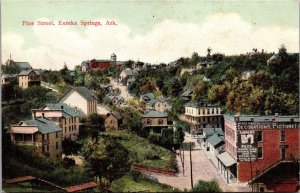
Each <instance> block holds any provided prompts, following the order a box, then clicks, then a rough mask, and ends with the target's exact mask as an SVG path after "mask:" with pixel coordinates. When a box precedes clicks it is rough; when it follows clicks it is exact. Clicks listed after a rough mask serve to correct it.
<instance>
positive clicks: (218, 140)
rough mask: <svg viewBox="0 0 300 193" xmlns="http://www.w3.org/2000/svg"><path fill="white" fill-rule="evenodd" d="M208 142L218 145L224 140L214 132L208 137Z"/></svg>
mask: <svg viewBox="0 0 300 193" xmlns="http://www.w3.org/2000/svg"><path fill="white" fill-rule="evenodd" d="M207 142H208V143H209V144H211V145H212V146H214V147H216V146H218V145H220V144H221V143H224V140H223V139H222V138H221V137H219V136H218V135H217V134H213V135H212V136H211V137H210V138H208V139H207Z"/></svg>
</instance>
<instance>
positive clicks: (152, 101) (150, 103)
mask: <svg viewBox="0 0 300 193" xmlns="http://www.w3.org/2000/svg"><path fill="white" fill-rule="evenodd" d="M156 102H158V100H157V99H151V100H150V101H149V102H147V103H146V105H149V106H152V105H154V104H155V103H156Z"/></svg>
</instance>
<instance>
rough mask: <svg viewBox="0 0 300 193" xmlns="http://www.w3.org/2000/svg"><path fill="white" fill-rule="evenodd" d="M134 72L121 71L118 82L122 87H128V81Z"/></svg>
mask: <svg viewBox="0 0 300 193" xmlns="http://www.w3.org/2000/svg"><path fill="white" fill-rule="evenodd" d="M133 73H134V71H133V70H131V69H130V68H126V69H124V70H122V72H121V73H120V75H119V78H118V82H119V83H121V84H123V85H128V82H127V81H128V80H129V79H132V78H133Z"/></svg>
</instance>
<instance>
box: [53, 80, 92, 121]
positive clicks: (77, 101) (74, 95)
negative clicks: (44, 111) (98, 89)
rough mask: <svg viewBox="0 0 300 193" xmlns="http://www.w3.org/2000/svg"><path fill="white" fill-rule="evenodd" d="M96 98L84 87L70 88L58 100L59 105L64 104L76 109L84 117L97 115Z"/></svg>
mask: <svg viewBox="0 0 300 193" xmlns="http://www.w3.org/2000/svg"><path fill="white" fill-rule="evenodd" d="M97 100H98V98H97V97H96V96H95V95H94V94H93V93H92V92H91V91H90V90H89V89H87V88H86V87H84V86H81V87H74V88H71V89H70V90H69V91H68V92H66V93H65V95H64V96H62V97H61V99H60V100H59V102H60V103H65V104H67V105H69V106H71V107H77V108H78V109H79V110H81V111H82V112H83V115H84V116H88V115H90V114H92V113H97Z"/></svg>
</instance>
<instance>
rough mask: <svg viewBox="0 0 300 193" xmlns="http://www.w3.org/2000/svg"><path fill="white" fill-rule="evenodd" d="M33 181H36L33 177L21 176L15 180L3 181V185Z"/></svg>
mask: <svg viewBox="0 0 300 193" xmlns="http://www.w3.org/2000/svg"><path fill="white" fill-rule="evenodd" d="M35 179H36V177H34V176H21V177H17V178H11V179H7V180H4V181H5V183H8V184H12V183H20V182H26V181H30V180H35Z"/></svg>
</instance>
